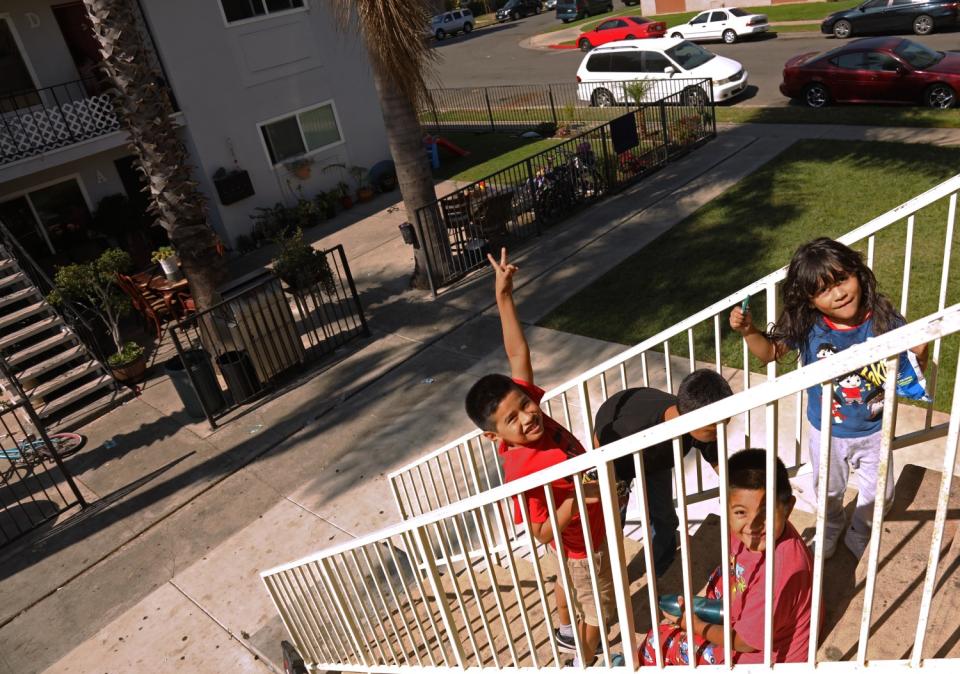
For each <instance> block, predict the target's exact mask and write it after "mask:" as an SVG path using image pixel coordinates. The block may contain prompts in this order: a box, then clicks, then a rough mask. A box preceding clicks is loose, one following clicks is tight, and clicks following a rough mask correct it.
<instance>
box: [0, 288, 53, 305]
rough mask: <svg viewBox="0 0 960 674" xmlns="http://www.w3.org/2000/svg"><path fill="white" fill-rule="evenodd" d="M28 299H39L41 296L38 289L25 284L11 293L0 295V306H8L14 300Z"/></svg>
mask: <svg viewBox="0 0 960 674" xmlns="http://www.w3.org/2000/svg"><path fill="white" fill-rule="evenodd" d="M29 299H34V300H41V299H43V298H42V297H41V296H40V291H39V290H37V289H36V288H34V287H33V286H27V287H26V288H20V289H17V290H14V291H13V292H12V293H9V294H7V295H2V296H0V307H5V306H9V305H11V304H13V303H15V302H22V301H24V300H29Z"/></svg>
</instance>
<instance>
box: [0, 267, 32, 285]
mask: <svg viewBox="0 0 960 674" xmlns="http://www.w3.org/2000/svg"><path fill="white" fill-rule="evenodd" d="M26 280H27V275H26V274H24V273H23V272H22V271H18V272H17V273H16V274H10V275H9V276H4V277H3V278H0V288H6V287H7V286H9V285H13V284H14V283H16V282H17V281H26Z"/></svg>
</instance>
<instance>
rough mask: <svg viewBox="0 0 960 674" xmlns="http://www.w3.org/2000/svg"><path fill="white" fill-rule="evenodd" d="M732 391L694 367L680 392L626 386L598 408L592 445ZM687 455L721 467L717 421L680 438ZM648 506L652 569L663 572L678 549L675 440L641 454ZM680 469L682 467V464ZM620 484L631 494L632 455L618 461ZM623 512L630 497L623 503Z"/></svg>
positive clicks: (717, 378)
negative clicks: (693, 453) (697, 452)
mask: <svg viewBox="0 0 960 674" xmlns="http://www.w3.org/2000/svg"><path fill="white" fill-rule="evenodd" d="M730 395H733V391H732V390H731V389H730V385H729V384H728V383H727V382H726V380H725V379H724V378H723V377H722V376H720V374H718V373H717V372H714V371H713V370H706V369H704V370H694V371H693V372H691V373H690V374H689V375H687V376H686V377H685V378H684V379H683V381H682V382H681V383H680V389H679V390H678V391H677V395H675V396H674V395H672V394H670V393H665V392H663V391H659V390H657V389H654V388H628V389H625V390H623V391H620V392H618V393H615V394H613V395H612V396H610V397H609V398H608V399H607V400H606V401H605V402H604V403H603V404H602V405H601V406H600V409H599V410H597V417H596V423H595V424H594V429H595V430H594V434H595V437H594V444H595V445H596V446H598V447H600V446H603V445H607V444H609V443H611V442H614V441H615V440H619V439H621V438H625V437H627V436H629V435H633V434H634V433H639V432H640V431H644V430H646V429H648V428H652V427H653V426H656V425H657V424H660V423H662V422H664V421H669V420H670V419H674V418H676V417H678V416H680V415H681V414H686V413H687V412H692V411H694V410H696V409H699V408H701V407H704V406H706V405H709V404H711V403H715V402H717V401H718V400H721V399H723V398H726V397H727V396H730ZM681 446H682V448H683V454H684V455H686V454H687V453H688V452H689V451H690V449H691V448H693V447H696V448H697V449H698V450H700V454H701V455H702V456H703V458H704V459H706V460H707V461H708V462H709V463H710V465H711V466H713V468H714V470H716V467H717V427H716V426H715V425H713V424H711V425H709V426H704V427H703V428H698V429H696V430H694V431H691V432H690V433H689V434H685V435H684V436H683V437H682V438H681ZM641 456H642V457H643V469H644V477H645V480H644V481H645V483H646V484H645V486H646V491H647V506H648V508H649V512H650V526H651V529H652V532H651V535H650V537H649V538H648V540H650V541H651V545H652V546H653V563H654V573H656V575H657V577H659V576H662V575H663V574H664V573H665V572H666V570H667V569H668V568H669V567H670V564H672V563H673V558H674V555H675V554H676V549H677V527H678V526H679V524H680V521H679V520H678V519H677V511H676V509H675V508H674V505H673V473H672V471H671V469H672V468H673V467H674V466H673V443H672V442H670V441H668V442H662V443H660V444H659V445H653V446H652V447H648V448H646V449H644V450H643V451H642V452H641ZM681 469H682V467H681ZM614 470H615V472H616V475H617V482H618V483H619V484H621V485H623V484H625V485H626V488H624V489H622V490H621V492H627V495H629V485H631V484H632V483H633V480H634V478H635V477H636V469H635V467H634V463H633V455H632V454H628V455H627V456H623V457H621V458H619V459H617V460H616V461H614ZM623 508H624V513H625V510H626V501H624V506H623Z"/></svg>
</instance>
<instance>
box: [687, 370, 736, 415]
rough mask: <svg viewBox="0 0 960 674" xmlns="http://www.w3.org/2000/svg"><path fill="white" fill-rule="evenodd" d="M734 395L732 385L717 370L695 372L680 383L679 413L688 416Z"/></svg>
mask: <svg viewBox="0 0 960 674" xmlns="http://www.w3.org/2000/svg"><path fill="white" fill-rule="evenodd" d="M732 395H733V391H732V390H731V389H730V384H728V383H727V380H726V379H724V378H723V377H721V376H720V374H719V373H718V372H716V371H715V370H708V369H706V368H704V369H702V370H694V371H693V372H691V373H690V374H688V375H687V376H686V377H684V378H683V381H682V382H680V389H679V390H678V391H677V411H679V412H680V414H686V413H687V412H692V411H694V410H698V409H700V408H701V407H706V406H707V405H709V404H711V403H715V402H717V401H718V400H722V399H723V398H726V397H728V396H732Z"/></svg>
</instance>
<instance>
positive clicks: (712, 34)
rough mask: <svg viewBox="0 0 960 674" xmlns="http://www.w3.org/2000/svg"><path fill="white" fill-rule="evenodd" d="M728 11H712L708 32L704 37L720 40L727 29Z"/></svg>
mask: <svg viewBox="0 0 960 674" xmlns="http://www.w3.org/2000/svg"><path fill="white" fill-rule="evenodd" d="M727 21H728V17H727V13H726V12H723V11H713V12H710V20H709V21H707V32H706V34H705V35H704V37H706V38H708V39H710V40H719V39H720V36H721V35H723V31H725V30H726V29H727Z"/></svg>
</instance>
